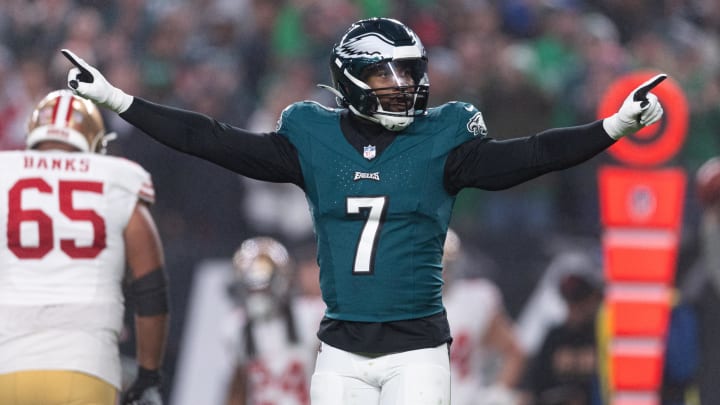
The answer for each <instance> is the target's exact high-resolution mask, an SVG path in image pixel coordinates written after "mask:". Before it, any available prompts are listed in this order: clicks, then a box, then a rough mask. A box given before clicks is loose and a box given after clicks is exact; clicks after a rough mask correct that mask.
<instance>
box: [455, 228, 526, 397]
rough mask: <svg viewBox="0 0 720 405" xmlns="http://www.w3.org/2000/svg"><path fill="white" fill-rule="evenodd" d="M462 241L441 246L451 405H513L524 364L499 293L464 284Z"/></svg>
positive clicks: (482, 284) (485, 283)
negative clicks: (448, 325) (443, 250)
mask: <svg viewBox="0 0 720 405" xmlns="http://www.w3.org/2000/svg"><path fill="white" fill-rule="evenodd" d="M461 253H462V252H461V244H460V239H459V238H458V236H457V234H456V233H455V232H454V231H453V230H449V231H448V235H447V238H446V240H445V252H444V260H443V266H444V272H445V274H444V278H445V280H446V285H445V290H444V292H443V303H444V305H445V309H446V311H447V313H448V322H449V323H450V331H451V333H452V337H453V341H452V344H451V345H450V369H451V376H452V377H451V393H452V394H451V404H452V405H516V404H519V403H520V402H519V400H520V398H519V397H518V395H517V394H515V393H514V392H513V391H514V388H515V386H516V385H517V383H518V382H519V378H520V376H521V373H522V370H523V367H524V363H525V354H524V353H523V351H522V349H521V347H520V344H519V342H518V339H517V338H516V337H515V335H514V332H513V329H512V324H511V322H510V319H509V318H508V317H507V315H506V314H505V308H504V305H503V301H502V295H501V292H500V290H499V289H498V288H497V286H496V285H495V284H493V283H492V282H491V281H489V280H487V279H484V278H462V277H461V276H460V274H458V273H459V271H460V270H459V269H457V267H459V266H458V262H460V261H461V260H459V259H460V256H461Z"/></svg>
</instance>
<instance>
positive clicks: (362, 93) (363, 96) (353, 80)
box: [324, 18, 430, 131]
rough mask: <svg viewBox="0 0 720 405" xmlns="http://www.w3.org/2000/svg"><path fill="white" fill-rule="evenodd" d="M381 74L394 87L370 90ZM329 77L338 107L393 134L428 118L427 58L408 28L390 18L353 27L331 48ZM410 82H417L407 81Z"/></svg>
mask: <svg viewBox="0 0 720 405" xmlns="http://www.w3.org/2000/svg"><path fill="white" fill-rule="evenodd" d="M378 72H382V73H383V74H385V75H389V76H390V77H391V78H392V79H393V80H392V81H393V82H394V85H393V86H392V87H382V88H371V87H370V86H369V85H368V84H367V82H366V80H367V78H368V77H369V76H370V75H372V74H377V73H378ZM330 74H331V76H332V81H333V88H330V87H328V86H324V87H326V88H328V89H330V90H331V91H333V93H335V95H336V96H337V100H338V104H339V105H340V106H342V107H346V108H349V109H350V110H351V111H352V112H353V113H354V114H356V115H358V116H360V117H363V118H365V119H368V120H370V121H373V122H376V123H379V124H381V125H382V126H384V127H385V128H387V129H389V130H392V131H401V130H403V129H405V128H407V127H408V126H409V125H410V124H411V123H412V122H413V121H414V119H415V117H418V116H420V115H423V114H425V111H426V108H427V103H428V95H429V89H430V82H429V80H428V76H427V54H426V52H425V48H424V47H423V45H422V43H421V42H420V38H418V36H417V34H415V33H414V32H413V31H412V30H411V29H410V28H408V27H407V26H406V25H404V24H402V23H400V22H399V21H397V20H393V19H389V18H370V19H366V20H361V21H358V22H356V23H354V24H353V25H352V26H351V27H350V29H349V30H348V31H347V33H345V35H343V37H342V39H341V40H340V42H339V43H338V44H336V45H335V46H334V47H333V49H332V54H331V58H330ZM408 77H409V78H411V79H412V80H408Z"/></svg>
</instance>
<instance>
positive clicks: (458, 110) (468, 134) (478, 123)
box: [448, 101, 488, 141]
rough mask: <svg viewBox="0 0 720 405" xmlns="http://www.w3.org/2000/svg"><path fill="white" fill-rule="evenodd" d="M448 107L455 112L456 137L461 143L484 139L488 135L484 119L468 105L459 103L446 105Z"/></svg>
mask: <svg viewBox="0 0 720 405" xmlns="http://www.w3.org/2000/svg"><path fill="white" fill-rule="evenodd" d="M448 107H449V108H451V109H452V110H453V111H454V112H455V116H456V122H457V125H458V127H457V132H456V135H457V136H458V137H459V138H461V140H462V141H467V140H470V139H476V138H485V137H486V136H487V134H488V130H487V126H486V125H485V119H484V118H483V115H482V113H481V112H480V111H478V109H477V108H476V107H475V106H474V105H472V104H470V103H465V102H460V101H455V102H451V103H448Z"/></svg>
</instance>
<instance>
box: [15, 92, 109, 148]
mask: <svg viewBox="0 0 720 405" xmlns="http://www.w3.org/2000/svg"><path fill="white" fill-rule="evenodd" d="M105 136H106V133H105V124H104V123H103V118H102V116H101V115H100V111H99V110H98V108H97V107H96V106H95V104H93V103H92V102H91V101H89V100H86V99H84V98H81V97H78V96H76V95H74V94H73V93H72V92H70V91H69V90H56V91H53V92H51V93H49V94H48V95H47V96H45V98H43V99H42V101H40V102H39V103H38V105H37V106H36V107H35V110H34V111H33V112H32V115H31V116H30V121H29V122H28V135H27V139H26V147H27V148H28V149H32V148H34V147H35V146H36V145H37V144H38V143H40V142H43V141H58V142H63V143H66V144H69V145H72V146H74V147H76V148H77V149H79V150H80V151H83V152H95V153H104V148H105V140H104V138H105Z"/></svg>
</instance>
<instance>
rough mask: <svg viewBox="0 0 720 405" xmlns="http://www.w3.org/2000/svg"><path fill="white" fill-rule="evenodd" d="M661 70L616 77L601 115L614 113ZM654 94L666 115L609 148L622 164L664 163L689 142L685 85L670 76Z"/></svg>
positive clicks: (604, 98) (601, 103) (599, 115)
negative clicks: (629, 95)
mask: <svg viewBox="0 0 720 405" xmlns="http://www.w3.org/2000/svg"><path fill="white" fill-rule="evenodd" d="M658 73H659V72H655V71H636V72H633V73H630V74H628V75H625V76H622V77H621V78H620V79H618V80H616V81H615V82H614V83H613V84H612V85H611V86H610V88H608V90H607V92H606V93H605V94H604V95H603V97H602V99H601V100H600V102H599V104H598V118H604V117H609V116H610V115H612V114H614V113H615V112H616V111H617V109H618V108H619V107H620V106H621V105H622V103H623V101H625V98H626V97H627V95H628V94H630V92H632V91H633V90H634V89H635V88H636V87H638V86H639V85H641V84H642V83H643V82H645V81H646V80H648V79H649V78H651V77H653V76H654V75H656V74H658ZM652 93H653V94H655V95H656V96H657V97H658V99H659V100H660V103H661V104H662V106H663V110H664V111H665V113H664V115H663V118H662V119H661V120H660V122H658V123H656V124H654V125H651V126H649V127H646V128H643V129H641V130H640V131H638V132H636V133H635V134H633V135H629V136H627V137H625V139H623V140H621V141H620V142H618V143H616V144H615V145H613V146H612V147H610V148H609V149H608V152H609V153H610V154H611V155H612V156H613V157H614V158H615V159H617V160H619V161H621V162H622V163H625V164H628V165H635V166H645V167H647V166H655V165H659V164H662V163H664V162H667V161H668V160H669V159H671V158H672V157H673V156H674V155H675V154H676V153H677V152H678V151H679V150H680V148H681V147H682V145H683V142H684V141H685V136H686V134H687V129H688V121H689V109H688V102H687V98H686V97H685V93H684V92H683V90H682V88H681V87H680V86H679V85H678V83H677V82H676V81H675V80H673V79H672V77H668V79H667V80H665V81H664V82H662V83H661V84H660V85H658V86H657V87H655V88H654V89H653V90H652Z"/></svg>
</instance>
